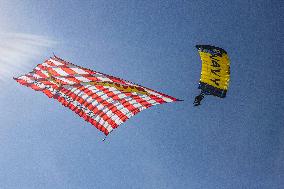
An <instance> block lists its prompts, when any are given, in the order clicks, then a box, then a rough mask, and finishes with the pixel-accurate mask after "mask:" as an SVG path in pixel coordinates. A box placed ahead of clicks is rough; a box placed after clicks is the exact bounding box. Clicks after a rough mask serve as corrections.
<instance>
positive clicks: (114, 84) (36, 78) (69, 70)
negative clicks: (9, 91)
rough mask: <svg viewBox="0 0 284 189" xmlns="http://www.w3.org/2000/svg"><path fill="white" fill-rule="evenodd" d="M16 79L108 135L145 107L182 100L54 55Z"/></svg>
mask: <svg viewBox="0 0 284 189" xmlns="http://www.w3.org/2000/svg"><path fill="white" fill-rule="evenodd" d="M14 79H15V80H16V81H17V82H18V83H20V84H22V85H25V86H27V87H30V88H32V89H34V90H35V91H41V92H43V93H44V94H45V95H47V96H48V97H49V98H54V99H56V100H57V101H59V102H60V103H61V104H62V105H64V106H66V107H68V108H69V109H71V110H72V111H74V112H75V113H76V114H78V115H79V116H80V117H82V118H83V119H84V120H85V121H87V122H89V123H91V124H92V125H94V126H95V127H96V128H97V129H99V130H100V131H102V132H103V133H104V134H105V135H108V134H109V133H110V132H111V131H112V130H113V129H115V128H117V127H118V126H119V125H120V124H122V123H123V122H125V121H126V120H128V119H129V118H130V117H132V116H134V115H135V114H137V113H139V112H140V111H142V110H144V109H147V108H149V107H151V106H154V105H158V104H163V103H167V102H174V101H179V100H178V99H176V98H174V97H171V96H169V95H166V94H163V93H160V92H157V91H154V90H152V89H149V88H147V87H143V86H140V85H138V84H134V83H132V82H129V81H126V80H123V79H120V78H117V77H114V76H110V75H107V74H104V73H101V72H97V71H93V70H90V69H87V68H83V67H80V66H77V65H75V64H72V63H70V62H67V61H65V60H63V59H61V58H59V57H57V56H55V55H54V57H51V58H50V59H48V60H46V61H45V62H44V63H42V64H38V65H37V66H36V67H35V68H34V69H33V70H32V71H31V72H29V73H27V74H25V75H22V76H20V77H17V78H14Z"/></svg>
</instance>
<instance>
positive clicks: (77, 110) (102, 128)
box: [57, 97, 109, 135]
mask: <svg viewBox="0 0 284 189" xmlns="http://www.w3.org/2000/svg"><path fill="white" fill-rule="evenodd" d="M57 100H58V102H60V103H61V104H62V105H63V106H66V107H68V108H69V109H70V110H72V111H74V112H75V113H76V114H78V115H79V116H80V117H82V118H83V119H84V120H85V121H87V122H89V123H91V124H92V125H94V126H95V127H96V128H97V129H99V130H100V131H102V132H103V133H104V134H105V135H108V134H109V132H108V130H107V129H106V128H105V127H104V126H103V125H101V124H100V123H98V122H97V121H96V120H94V119H93V118H91V117H90V116H88V115H87V114H86V113H84V112H83V111H82V110H79V109H78V108H76V107H75V106H74V105H73V104H72V103H68V102H67V101H66V100H65V99H64V98H62V97H58V98H57Z"/></svg>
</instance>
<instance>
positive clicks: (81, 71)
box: [71, 67, 89, 74]
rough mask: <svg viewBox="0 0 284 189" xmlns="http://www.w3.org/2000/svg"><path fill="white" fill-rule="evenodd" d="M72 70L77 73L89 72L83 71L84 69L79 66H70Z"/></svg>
mask: <svg viewBox="0 0 284 189" xmlns="http://www.w3.org/2000/svg"><path fill="white" fill-rule="evenodd" d="M71 69H72V70H73V71H74V72H76V73H77V74H89V73H88V72H85V71H84V70H82V69H81V68H78V67H77V68H76V67H74V68H71Z"/></svg>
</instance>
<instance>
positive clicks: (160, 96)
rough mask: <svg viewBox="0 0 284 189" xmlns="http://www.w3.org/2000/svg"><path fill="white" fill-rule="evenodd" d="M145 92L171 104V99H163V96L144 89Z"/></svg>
mask: <svg viewBox="0 0 284 189" xmlns="http://www.w3.org/2000/svg"><path fill="white" fill-rule="evenodd" d="M145 90H146V91H147V92H148V93H150V94H152V95H155V96H157V97H159V98H161V99H163V100H164V101H166V102H173V100H172V99H170V98H167V97H165V96H163V95H161V94H159V93H156V92H154V91H151V90H148V89H145Z"/></svg>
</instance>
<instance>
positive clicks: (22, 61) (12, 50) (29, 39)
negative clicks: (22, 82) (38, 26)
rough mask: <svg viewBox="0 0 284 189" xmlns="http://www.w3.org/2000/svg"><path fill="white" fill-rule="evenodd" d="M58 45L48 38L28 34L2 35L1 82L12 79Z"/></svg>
mask: <svg viewBox="0 0 284 189" xmlns="http://www.w3.org/2000/svg"><path fill="white" fill-rule="evenodd" d="M55 44H56V42H55V41H54V40H51V39H49V38H48V37H45V36H41V35H34V34H26V33H0V80H2V81H3V80H5V79H6V78H8V77H12V76H13V75H14V74H15V73H19V71H21V70H22V69H23V68H25V67H26V66H27V65H29V64H30V63H31V61H32V60H34V59H35V58H36V57H38V56H40V55H42V54H43V53H44V51H45V50H47V49H48V48H50V47H53V46H54V45H55Z"/></svg>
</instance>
